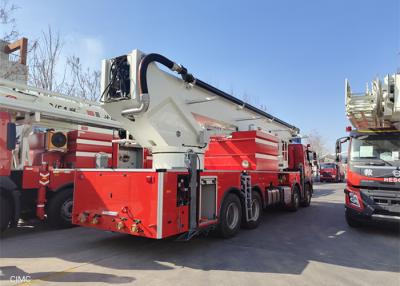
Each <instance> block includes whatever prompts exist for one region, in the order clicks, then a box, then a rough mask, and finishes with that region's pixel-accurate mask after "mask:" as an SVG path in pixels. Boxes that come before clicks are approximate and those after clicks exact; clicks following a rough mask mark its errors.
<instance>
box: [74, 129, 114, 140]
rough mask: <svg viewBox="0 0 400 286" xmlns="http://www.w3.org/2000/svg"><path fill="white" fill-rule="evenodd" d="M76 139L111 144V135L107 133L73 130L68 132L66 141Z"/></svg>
mask: <svg viewBox="0 0 400 286" xmlns="http://www.w3.org/2000/svg"><path fill="white" fill-rule="evenodd" d="M78 138H81V139H91V140H101V141H108V142H111V140H112V139H113V135H112V134H109V133H98V132H91V131H81V130H74V131H70V132H68V140H76V139H78Z"/></svg>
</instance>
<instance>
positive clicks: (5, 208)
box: [0, 195, 12, 232]
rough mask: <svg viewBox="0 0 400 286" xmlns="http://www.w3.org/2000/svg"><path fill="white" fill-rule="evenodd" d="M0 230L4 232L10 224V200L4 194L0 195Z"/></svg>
mask: <svg viewBox="0 0 400 286" xmlns="http://www.w3.org/2000/svg"><path fill="white" fill-rule="evenodd" d="M0 209H1V211H0V215H1V216H0V230H1V232H4V231H5V230H6V229H7V228H8V227H9V225H10V224H11V219H12V207H11V203H10V200H9V199H7V198H6V197H5V196H4V195H0Z"/></svg>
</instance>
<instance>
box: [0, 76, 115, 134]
mask: <svg viewBox="0 0 400 286" xmlns="http://www.w3.org/2000/svg"><path fill="white" fill-rule="evenodd" d="M0 110H1V111H7V112H9V113H10V114H11V115H12V117H14V118H15V120H17V121H20V122H21V123H26V124H31V125H40V126H46V127H51V128H65V129H76V126H78V125H87V126H94V127H101V128H120V127H121V124H120V123H119V122H118V121H116V120H113V119H112V118H111V116H110V115H108V113H107V112H106V111H105V110H104V109H103V108H102V106H101V105H100V104H99V103H96V102H92V101H87V100H83V99H79V98H74V97H70V96H65V95H62V94H59V93H54V92H49V91H46V90H43V89H40V88H35V87H31V86H27V85H24V84H19V83H16V82H13V81H8V80H5V79H1V78H0Z"/></svg>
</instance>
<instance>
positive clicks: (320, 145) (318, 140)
mask: <svg viewBox="0 0 400 286" xmlns="http://www.w3.org/2000/svg"><path fill="white" fill-rule="evenodd" d="M305 138H306V141H307V143H308V144H310V145H311V148H312V149H313V150H314V151H315V152H317V154H318V155H319V157H322V156H324V155H327V154H328V153H329V150H328V148H327V147H326V143H325V139H324V138H323V137H322V135H321V134H320V133H319V132H318V131H317V130H312V131H311V132H310V133H309V134H307V135H306V136H305Z"/></svg>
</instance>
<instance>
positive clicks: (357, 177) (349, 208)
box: [336, 73, 400, 227]
mask: <svg viewBox="0 0 400 286" xmlns="http://www.w3.org/2000/svg"><path fill="white" fill-rule="evenodd" d="M345 103H346V115H347V118H348V119H349V121H350V122H351V124H352V127H351V126H349V127H347V131H348V132H349V136H346V137H343V138H340V139H338V141H337V142H336V153H337V161H341V158H340V154H341V145H342V144H343V143H345V142H348V145H349V146H348V156H347V158H348V159H347V160H348V165H347V184H346V188H345V190H344V192H345V206H346V211H345V215H346V220H347V223H348V224H349V225H350V226H352V227H357V226H359V225H360V224H362V223H364V222H370V221H378V222H396V223H400V74H399V73H396V74H392V75H387V76H386V77H385V78H384V80H383V81H382V80H380V79H379V78H378V79H376V80H374V81H372V83H371V84H370V85H368V86H367V90H366V91H365V92H363V93H354V92H352V91H351V88H350V84H349V82H348V80H346V83H345Z"/></svg>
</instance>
